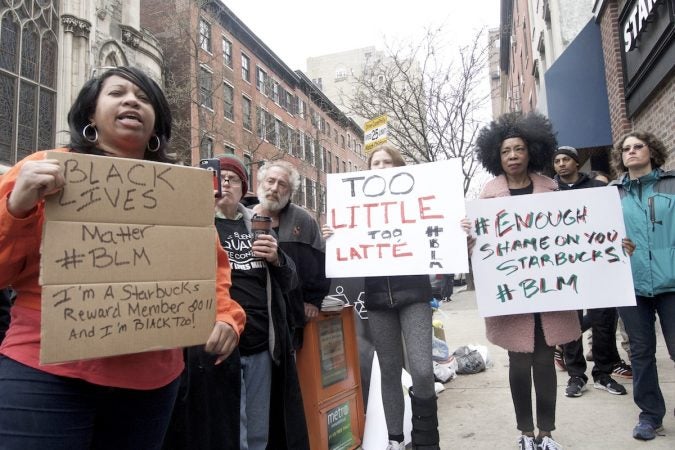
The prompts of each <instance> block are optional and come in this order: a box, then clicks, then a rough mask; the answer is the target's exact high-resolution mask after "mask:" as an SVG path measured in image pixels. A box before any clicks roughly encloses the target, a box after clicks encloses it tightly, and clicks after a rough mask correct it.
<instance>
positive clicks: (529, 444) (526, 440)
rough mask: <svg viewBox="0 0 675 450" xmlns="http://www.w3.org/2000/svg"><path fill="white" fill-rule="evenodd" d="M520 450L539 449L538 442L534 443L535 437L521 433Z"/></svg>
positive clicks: (519, 437)
mask: <svg viewBox="0 0 675 450" xmlns="http://www.w3.org/2000/svg"><path fill="white" fill-rule="evenodd" d="M518 450H537V444H535V443H534V438H533V437H530V436H525V435H524V434H521V435H520V436H518Z"/></svg>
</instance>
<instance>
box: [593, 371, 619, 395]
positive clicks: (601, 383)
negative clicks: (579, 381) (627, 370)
mask: <svg viewBox="0 0 675 450" xmlns="http://www.w3.org/2000/svg"><path fill="white" fill-rule="evenodd" d="M593 387H594V388H596V389H604V390H605V391H607V392H609V393H610V394H614V395H626V388H625V387H623V386H622V385H621V384H619V383H617V382H616V381H615V380H614V378H612V377H610V376H604V377H602V378H599V379H597V380H595V383H593Z"/></svg>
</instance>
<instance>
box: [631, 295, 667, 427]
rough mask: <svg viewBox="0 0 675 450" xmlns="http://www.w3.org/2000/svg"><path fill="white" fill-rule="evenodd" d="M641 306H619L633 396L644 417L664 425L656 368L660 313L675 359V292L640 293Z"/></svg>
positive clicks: (662, 327) (656, 423) (638, 304)
mask: <svg viewBox="0 0 675 450" xmlns="http://www.w3.org/2000/svg"><path fill="white" fill-rule="evenodd" d="M636 300H637V306H625V307H621V308H619V314H620V315H621V319H623V323H624V326H625V327H626V332H627V333H628V339H629V341H630V353H631V356H630V362H631V365H632V366H633V400H634V401H635V404H636V405H637V406H638V408H640V410H641V412H640V421H641V422H647V423H649V424H651V425H654V426H660V425H661V423H662V421H663V417H664V416H665V415H666V403H665V401H664V399H663V394H662V393H661V388H660V387H659V374H658V372H657V370H656V328H655V321H656V314H658V315H659V321H660V322H661V330H662V331H663V337H664V339H665V341H666V347H667V349H668V353H669V354H670V358H671V359H672V360H673V361H675V292H668V293H665V294H659V295H657V296H655V297H641V296H639V295H638V296H636Z"/></svg>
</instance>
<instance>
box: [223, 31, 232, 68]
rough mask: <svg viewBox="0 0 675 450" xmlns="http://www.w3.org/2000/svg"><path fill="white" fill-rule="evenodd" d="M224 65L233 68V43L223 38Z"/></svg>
mask: <svg viewBox="0 0 675 450" xmlns="http://www.w3.org/2000/svg"><path fill="white" fill-rule="evenodd" d="M223 64H225V65H226V66H228V67H232V42H230V41H229V40H227V39H226V38H223Z"/></svg>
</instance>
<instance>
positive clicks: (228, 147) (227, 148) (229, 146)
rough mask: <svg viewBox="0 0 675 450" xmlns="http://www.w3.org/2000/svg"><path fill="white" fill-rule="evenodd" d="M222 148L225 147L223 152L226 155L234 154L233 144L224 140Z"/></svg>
mask: <svg viewBox="0 0 675 450" xmlns="http://www.w3.org/2000/svg"><path fill="white" fill-rule="evenodd" d="M223 148H224V149H225V153H227V154H228V155H234V145H232V144H230V143H229V142H225V143H224V144H223Z"/></svg>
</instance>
